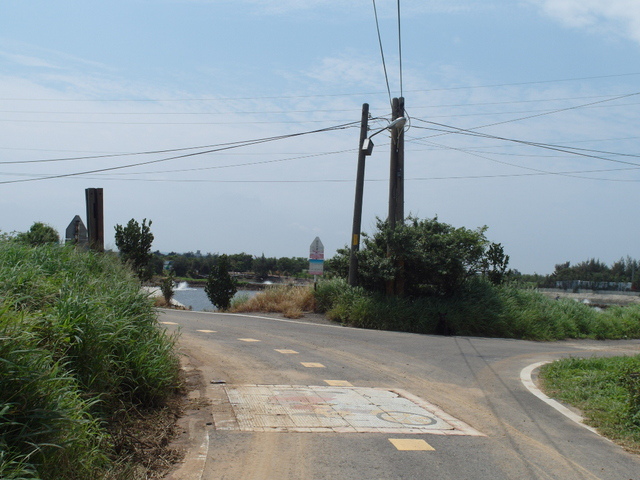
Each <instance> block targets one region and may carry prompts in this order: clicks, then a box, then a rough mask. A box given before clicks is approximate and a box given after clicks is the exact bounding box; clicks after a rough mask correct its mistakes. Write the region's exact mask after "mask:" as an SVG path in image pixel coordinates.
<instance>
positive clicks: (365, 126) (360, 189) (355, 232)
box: [349, 103, 369, 286]
mask: <svg viewBox="0 0 640 480" xmlns="http://www.w3.org/2000/svg"><path fill="white" fill-rule="evenodd" d="M368 130H369V104H368V103H363V104H362V118H361V121H360V142H359V143H358V146H359V148H358V170H357V173H356V198H355V202H354V206H353V229H352V230H351V251H350V253H349V285H351V286H356V285H357V283H358V257H357V253H358V251H359V250H360V232H361V224H362V196H363V193H364V165H365V159H366V156H367V152H366V151H365V150H364V149H363V146H364V141H365V139H366V138H367V132H368Z"/></svg>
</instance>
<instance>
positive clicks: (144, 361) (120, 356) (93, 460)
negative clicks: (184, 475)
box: [0, 227, 179, 480]
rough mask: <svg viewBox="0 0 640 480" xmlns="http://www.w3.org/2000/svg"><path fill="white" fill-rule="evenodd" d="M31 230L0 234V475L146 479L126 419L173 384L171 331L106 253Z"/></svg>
mask: <svg viewBox="0 0 640 480" xmlns="http://www.w3.org/2000/svg"><path fill="white" fill-rule="evenodd" d="M37 232H40V233H41V232H42V229H41V228H40V227H38V229H37ZM37 232H36V233H37ZM30 237H33V236H30ZM29 240H30V238H24V237H22V238H21V237H20V236H18V237H13V238H10V237H7V236H4V238H2V239H0V340H1V341H0V478H2V479H42V480H58V479H59V480H69V479H87V478H93V479H109V480H113V479H120V480H124V479H127V480H128V479H136V478H149V477H148V476H147V474H144V475H142V474H138V473H136V468H135V467H133V466H132V465H131V464H130V462H128V458H130V457H131V456H132V455H133V453H132V452H134V451H135V445H133V444H134V443H136V442H137V440H136V439H135V438H133V439H132V438H131V437H132V436H133V435H132V432H130V431H128V430H127V428H128V427H127V423H126V421H127V419H133V418H137V417H139V413H140V412H144V411H146V410H148V409H152V408H153V409H161V408H162V407H163V405H164V404H165V402H166V401H167V399H168V398H169V397H170V396H171V394H172V393H173V392H175V390H176V388H177V387H178V384H179V380H178V371H179V369H178V361H177V357H176V355H175V353H174V343H175V338H174V337H171V336H168V335H167V334H166V333H165V331H164V330H163V329H160V328H158V325H157V321H156V314H155V312H154V310H153V307H152V305H151V302H150V300H149V299H148V298H147V296H145V295H144V294H142V293H141V290H140V283H139V281H138V279H136V278H135V276H134V275H133V274H132V273H131V271H130V269H129V268H128V267H126V266H125V265H123V264H122V262H120V261H119V260H118V258H117V257H116V256H115V255H109V254H94V253H90V252H85V251H80V250H76V249H74V248H73V247H61V246H59V245H57V244H55V242H31V241H29ZM40 243H42V244H40ZM34 244H36V245H39V246H32V245H34ZM155 411H158V410H155Z"/></svg>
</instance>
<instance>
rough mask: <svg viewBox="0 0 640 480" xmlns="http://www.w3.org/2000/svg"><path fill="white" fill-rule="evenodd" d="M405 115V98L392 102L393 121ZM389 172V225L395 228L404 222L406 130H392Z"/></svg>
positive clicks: (395, 99)
mask: <svg viewBox="0 0 640 480" xmlns="http://www.w3.org/2000/svg"><path fill="white" fill-rule="evenodd" d="M403 115H404V98H403V97H400V98H394V99H393V100H392V102H391V121H393V120H395V119H396V118H400V117H402V116H403ZM389 163H390V172H389V225H390V226H391V227H392V228H395V226H396V224H397V223H398V222H403V221H404V129H402V128H394V129H392V130H391V161H390V162H389Z"/></svg>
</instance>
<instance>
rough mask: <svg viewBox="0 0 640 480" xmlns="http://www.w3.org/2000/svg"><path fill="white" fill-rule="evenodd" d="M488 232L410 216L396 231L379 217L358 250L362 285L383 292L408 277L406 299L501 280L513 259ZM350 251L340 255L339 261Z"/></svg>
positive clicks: (453, 292)
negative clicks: (473, 281)
mask: <svg viewBox="0 0 640 480" xmlns="http://www.w3.org/2000/svg"><path fill="white" fill-rule="evenodd" d="M486 230H487V227H480V228H477V229H475V230H470V229H467V228H464V227H461V228H455V227H453V226H451V225H449V224H446V223H443V222H440V221H438V218H437V217H436V218H433V219H426V220H420V219H418V218H415V217H408V218H407V219H406V220H405V221H404V222H402V223H400V224H398V225H397V226H396V227H395V228H391V227H390V226H389V224H388V223H387V222H385V221H382V220H380V219H378V222H377V231H376V232H375V233H374V234H373V236H368V235H363V247H362V249H361V250H360V251H359V252H358V265H359V279H358V280H359V284H360V285H361V286H362V287H364V288H365V289H367V290H370V291H374V292H380V293H383V292H385V291H386V284H387V282H388V281H390V280H393V279H396V278H398V277H400V276H402V278H403V280H404V285H405V293H406V295H407V296H410V297H422V296H450V295H453V294H455V293H456V292H457V291H458V290H459V289H460V287H462V285H463V284H464V283H465V282H466V280H467V279H469V278H471V277H473V276H476V275H480V274H485V275H487V276H489V278H490V279H492V280H494V279H495V280H498V279H501V278H502V275H503V274H504V273H505V272H506V268H507V264H508V261H509V257H508V256H506V255H504V251H503V249H502V246H501V245H500V244H493V243H491V242H489V240H487V238H486V236H485V232H486ZM347 251H348V250H346V249H345V250H341V251H339V252H338V255H337V257H340V256H344V255H346V253H345V252H347ZM334 259H335V260H334V261H333V262H332V266H333V265H335V266H336V267H338V268H336V270H342V269H340V268H339V266H340V265H344V264H345V262H344V261H341V259H340V258H336V257H334ZM489 273H491V275H489Z"/></svg>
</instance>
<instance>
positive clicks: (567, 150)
mask: <svg viewBox="0 0 640 480" xmlns="http://www.w3.org/2000/svg"><path fill="white" fill-rule="evenodd" d="M427 123H432V124H434V125H439V126H441V127H444V128H451V129H455V130H441V131H442V132H444V133H446V134H453V133H455V134H461V135H469V136H472V137H481V138H491V139H494V140H503V141H506V142H513V143H519V144H522V145H528V146H532V147H539V148H544V149H547V150H553V151H556V152H563V153H568V154H570V155H576V156H580V157H587V158H594V159H597V160H605V161H607V162H613V163H621V164H624V165H633V166H636V167H640V164H638V163H633V162H625V161H624V160H616V159H613V158H607V157H602V156H599V155H590V154H587V153H582V152H580V151H576V150H586V149H576V148H572V147H565V146H561V145H552V144H545V143H539V142H530V141H526V140H518V139H513V138H507V137H500V136H497V135H490V134H486V133H481V132H474V131H472V130H466V129H464V128H458V127H452V126H449V125H444V124H439V123H435V122H427ZM415 128H422V127H415ZM436 130H437V129H436ZM415 140H424V139H415ZM608 153H610V154H612V155H620V156H629V157H640V156H639V155H633V154H618V153H613V152H608ZM496 161H497V160H496Z"/></svg>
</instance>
